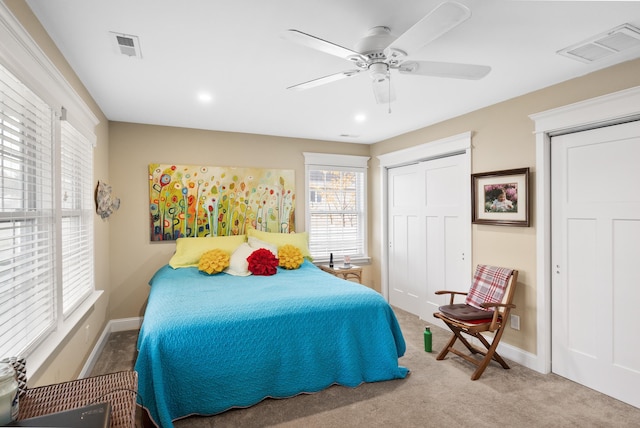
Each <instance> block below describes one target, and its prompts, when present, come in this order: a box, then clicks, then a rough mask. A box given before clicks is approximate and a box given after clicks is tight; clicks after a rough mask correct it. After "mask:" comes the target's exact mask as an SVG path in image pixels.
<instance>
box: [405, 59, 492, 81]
mask: <svg viewBox="0 0 640 428" xmlns="http://www.w3.org/2000/svg"><path fill="white" fill-rule="evenodd" d="M490 71H491V67H489V66H488V65H476V64H459V63H453V62H435V61H410V62H403V63H402V64H400V66H399V67H398V72H400V73H402V74H414V75H419V76H433V77H450V78H453V79H469V80H478V79H482V78H483V77H485V76H486V75H487V74H489V72H490Z"/></svg>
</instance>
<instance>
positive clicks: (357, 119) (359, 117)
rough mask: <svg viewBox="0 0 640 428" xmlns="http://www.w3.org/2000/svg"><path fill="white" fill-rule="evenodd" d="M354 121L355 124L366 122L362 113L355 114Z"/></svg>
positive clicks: (365, 117)
mask: <svg viewBox="0 0 640 428" xmlns="http://www.w3.org/2000/svg"><path fill="white" fill-rule="evenodd" d="M354 119H355V121H356V122H364V121H365V120H367V116H366V115H365V114H364V113H359V114H356V116H355V117H354Z"/></svg>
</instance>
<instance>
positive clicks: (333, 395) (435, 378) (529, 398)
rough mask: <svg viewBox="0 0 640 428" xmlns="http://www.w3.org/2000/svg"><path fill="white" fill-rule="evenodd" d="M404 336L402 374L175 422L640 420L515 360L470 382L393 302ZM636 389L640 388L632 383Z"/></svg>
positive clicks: (119, 336)
mask: <svg viewBox="0 0 640 428" xmlns="http://www.w3.org/2000/svg"><path fill="white" fill-rule="evenodd" d="M395 312H396V315H397V317H398V319H399V321H400V324H401V326H402V331H403V333H404V336H405V340H406V342H407V352H406V354H405V356H404V357H402V358H401V359H400V363H401V364H402V365H403V366H405V367H408V368H409V369H410V370H411V374H410V375H409V376H408V377H407V378H406V379H402V380H394V381H387V382H377V383H369V384H362V385H360V386H359V387H357V388H345V387H341V386H332V387H330V388H327V389H326V390H324V391H321V392H318V393H315V394H302V395H298V396H296V397H292V398H287V399H279V400H276V399H266V400H264V401H262V402H260V403H258V404H256V405H255V406H252V407H249V408H246V409H232V410H229V411H227V412H224V413H222V414H219V415H216V416H210V417H200V416H192V417H189V418H185V419H182V420H180V421H177V422H176V423H175V426H176V428H191V427H193V428H195V427H267V426H268V427H307V428H311V427H337V426H340V427H362V426H367V427H443V426H452V427H473V428H481V427H493V426H496V425H499V426H503V427H581V428H585V427H640V409H638V408H635V407H633V406H630V405H627V404H624V403H622V402H620V401H618V400H615V399H613V398H611V397H608V396H606V395H603V394H600V393H598V392H595V391H593V390H591V389H589V388H586V387H584V386H581V385H578V384H576V383H574V382H571V381H569V380H567V379H564V378H562V377H560V376H557V375H554V374H549V375H542V374H540V373H537V372H535V371H532V370H529V369H527V368H525V367H522V366H520V365H518V364H515V363H510V365H511V369H510V370H504V369H502V367H500V365H498V364H497V363H495V362H492V363H491V364H490V365H489V367H488V368H487V369H486V371H485V372H484V374H483V375H482V377H481V378H480V379H479V380H477V381H471V380H470V376H471V373H472V371H473V367H472V366H471V365H470V364H469V363H467V362H466V361H464V360H463V359H461V358H459V357H456V356H448V357H447V359H445V360H444V361H436V359H435V358H436V355H437V352H439V351H440V349H441V348H442V346H444V344H445V343H446V341H447V339H448V337H449V334H450V333H449V332H448V331H445V330H443V329H440V328H438V327H432V328H431V329H432V331H433V353H426V352H424V347H423V331H424V327H425V325H429V323H428V322H425V321H423V320H420V319H418V318H417V317H416V316H414V315H411V314H409V313H407V312H404V311H402V310H399V309H395ZM136 338H137V331H131V332H119V333H113V334H112V335H111V337H110V339H109V341H108V344H107V345H106V346H105V349H104V350H103V352H102V354H101V356H100V359H99V360H98V362H97V363H96V366H95V368H94V370H93V372H92V374H93V375H97V374H102V373H109V372H114V371H119V370H131V369H132V368H133V364H134V361H135V352H136V351H135V341H136ZM639 391H640V389H639Z"/></svg>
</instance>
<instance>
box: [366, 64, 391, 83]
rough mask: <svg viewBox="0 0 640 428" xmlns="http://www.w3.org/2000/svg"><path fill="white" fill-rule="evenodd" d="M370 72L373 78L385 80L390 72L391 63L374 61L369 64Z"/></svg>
mask: <svg viewBox="0 0 640 428" xmlns="http://www.w3.org/2000/svg"><path fill="white" fill-rule="evenodd" d="M369 74H370V75H371V78H372V79H373V80H384V79H386V78H387V75H388V74H389V65H388V64H385V63H384V62H374V63H373V64H371V65H370V66H369Z"/></svg>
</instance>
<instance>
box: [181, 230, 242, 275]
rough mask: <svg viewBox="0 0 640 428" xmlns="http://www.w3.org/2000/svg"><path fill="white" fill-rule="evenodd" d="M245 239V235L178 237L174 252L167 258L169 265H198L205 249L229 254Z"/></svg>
mask: <svg viewBox="0 0 640 428" xmlns="http://www.w3.org/2000/svg"><path fill="white" fill-rule="evenodd" d="M246 240H247V236H246V235H233V236H212V237H205V238H178V239H177V240H176V252H175V254H174V255H173V257H171V260H169V266H171V267H172V268H174V269H177V268H183V267H193V266H198V262H199V261H200V258H201V257H202V255H203V254H204V253H206V252H207V251H210V250H215V249H216V248H217V249H220V250H223V251H226V252H227V253H229V254H231V253H233V252H234V251H235V250H236V248H238V247H239V246H240V244H242V243H244V242H245V241H246Z"/></svg>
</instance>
